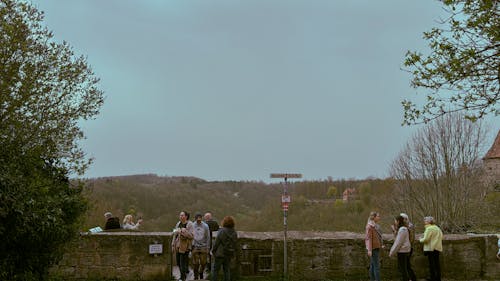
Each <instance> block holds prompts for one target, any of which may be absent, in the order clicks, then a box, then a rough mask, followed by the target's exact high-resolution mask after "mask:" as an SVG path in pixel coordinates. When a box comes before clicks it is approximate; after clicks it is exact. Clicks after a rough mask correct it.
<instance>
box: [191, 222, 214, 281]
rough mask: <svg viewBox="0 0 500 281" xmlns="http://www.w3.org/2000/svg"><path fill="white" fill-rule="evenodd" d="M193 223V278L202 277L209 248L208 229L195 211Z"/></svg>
mask: <svg viewBox="0 0 500 281" xmlns="http://www.w3.org/2000/svg"><path fill="white" fill-rule="evenodd" d="M194 218H195V221H194V224H193V228H194V239H193V253H192V256H193V268H194V269H193V271H194V279H195V280H196V279H198V277H199V279H203V271H204V270H205V266H206V264H207V256H208V252H209V250H210V230H209V228H208V225H207V224H206V223H205V222H203V221H202V215H201V214H199V213H197V214H196V215H195V216H194Z"/></svg>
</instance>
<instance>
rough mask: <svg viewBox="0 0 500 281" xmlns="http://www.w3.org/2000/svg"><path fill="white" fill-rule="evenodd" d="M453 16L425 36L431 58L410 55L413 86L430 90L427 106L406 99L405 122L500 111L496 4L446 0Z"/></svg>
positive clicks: (499, 28) (499, 23)
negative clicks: (449, 115)
mask: <svg viewBox="0 0 500 281" xmlns="http://www.w3.org/2000/svg"><path fill="white" fill-rule="evenodd" d="M442 2H443V4H444V5H445V10H446V11H447V12H448V14H449V17H448V18H447V19H445V20H442V21H441V25H442V26H443V27H442V28H433V29H432V30H431V31H429V32H424V39H426V40H427V41H428V44H429V47H430V50H431V51H430V54H428V55H424V54H422V53H420V52H416V51H408V53H407V54H406V59H405V62H404V65H405V67H407V68H408V69H407V71H408V72H410V73H412V75H413V79H412V81H411V85H412V86H413V87H415V88H425V89H428V90H429V92H428V94H427V98H426V102H425V104H424V105H423V106H418V105H416V104H415V103H413V102H412V101H409V100H404V101H403V102H402V104H403V108H404V120H403V124H406V125H410V124H416V123H422V122H423V123H427V122H429V121H430V120H433V119H436V118H437V117H440V116H442V115H444V114H447V113H450V112H457V111H460V112H463V113H464V116H465V118H467V119H470V120H473V121H474V120H477V119H479V118H482V117H483V116H485V115H487V114H494V115H495V116H498V115H499V114H500V109H499V108H498V101H499V99H500V89H499V80H500V59H499V58H500V43H499V41H500V16H499V8H500V7H499V5H500V2H499V1H497V0H444V1H442Z"/></svg>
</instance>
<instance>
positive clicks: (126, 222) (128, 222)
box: [122, 215, 142, 230]
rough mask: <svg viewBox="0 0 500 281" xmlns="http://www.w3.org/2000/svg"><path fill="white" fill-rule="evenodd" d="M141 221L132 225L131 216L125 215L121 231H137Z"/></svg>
mask: <svg viewBox="0 0 500 281" xmlns="http://www.w3.org/2000/svg"><path fill="white" fill-rule="evenodd" d="M141 223H142V219H139V220H138V221H137V223H134V219H133V217H132V215H126V216H125V217H124V218H123V226H122V228H123V229H128V230H138V229H139V226H141Z"/></svg>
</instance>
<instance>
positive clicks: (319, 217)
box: [84, 174, 387, 232]
mask: <svg viewBox="0 0 500 281" xmlns="http://www.w3.org/2000/svg"><path fill="white" fill-rule="evenodd" d="M366 182H369V184H368V189H366V188H365V189H366V190H365V191H364V193H365V194H366V196H365V198H364V201H361V200H356V201H353V202H346V203H344V202H343V201H342V200H341V199H340V198H341V194H342V192H343V190H344V189H346V188H357V187H359V186H360V184H362V183H365V185H366ZM85 183H86V196H87V197H88V199H89V201H90V203H91V208H90V210H89V212H88V215H87V218H86V221H85V226H84V228H85V229H84V230H86V229H88V228H91V227H94V226H97V225H100V226H102V225H103V224H104V217H103V214H104V213H105V212H107V211H110V212H112V213H113V214H115V215H117V216H118V217H120V219H123V217H124V215H126V214H129V213H131V214H133V215H134V217H135V218H136V219H137V218H138V217H142V218H143V219H144V224H143V227H142V230H144V231H171V229H172V228H173V226H174V225H175V223H176V222H177V221H178V214H179V212H180V211H182V210H185V211H188V212H189V213H191V218H194V214H195V213H196V212H202V213H204V212H205V211H207V210H210V211H212V212H213V213H214V216H215V218H216V219H217V220H219V221H220V220H221V219H222V218H223V217H224V216H225V215H232V216H234V217H235V219H236V223H237V225H236V228H237V229H239V230H246V231H280V230H282V229H283V212H282V209H281V194H282V192H283V185H282V184H281V183H278V184H266V183H264V182H256V181H255V182H254V181H205V180H203V179H200V178H196V177H161V176H157V175H155V174H143V175H130V176H116V177H103V178H94V179H86V180H85ZM377 183H378V185H379V187H380V186H382V185H387V182H386V181H385V180H377V179H370V180H364V181H360V180H340V181H331V180H325V181H303V182H295V183H291V184H289V188H288V190H289V193H290V194H291V197H292V202H291V204H290V208H289V212H288V228H289V229H290V230H319V231H321V230H329V231H331V230H348V231H357V232H359V231H363V229H364V224H365V223H366V217H367V216H368V213H369V211H370V201H371V200H370V198H369V197H370V194H371V191H370V190H371V188H372V185H373V184H377ZM331 186H335V187H336V189H337V190H338V191H337V196H335V197H334V198H333V199H332V198H331V196H330V197H329V196H327V193H328V188H329V187H331ZM373 187H375V186H373ZM361 197H363V196H361ZM325 200H326V201H325ZM314 202H323V203H318V204H315V203H314ZM324 202H331V203H327V204H325V203H324Z"/></svg>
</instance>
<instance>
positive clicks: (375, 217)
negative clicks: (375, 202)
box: [368, 212, 380, 222]
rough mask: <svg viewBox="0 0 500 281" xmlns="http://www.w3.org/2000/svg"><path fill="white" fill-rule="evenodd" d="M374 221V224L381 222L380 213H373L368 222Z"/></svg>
mask: <svg viewBox="0 0 500 281" xmlns="http://www.w3.org/2000/svg"><path fill="white" fill-rule="evenodd" d="M370 221H373V222H379V221H380V214H379V213H378V212H371V213H370V216H368V222H370Z"/></svg>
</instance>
